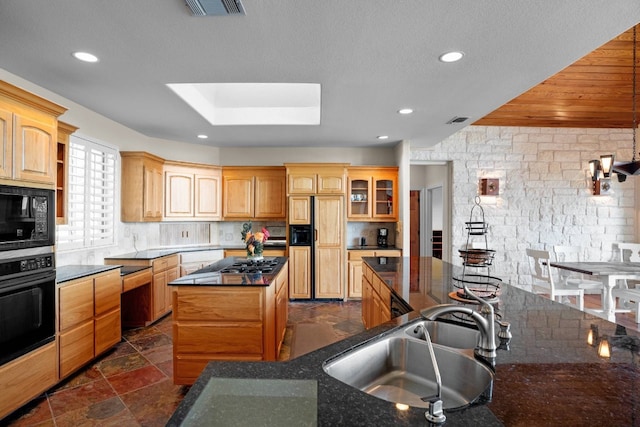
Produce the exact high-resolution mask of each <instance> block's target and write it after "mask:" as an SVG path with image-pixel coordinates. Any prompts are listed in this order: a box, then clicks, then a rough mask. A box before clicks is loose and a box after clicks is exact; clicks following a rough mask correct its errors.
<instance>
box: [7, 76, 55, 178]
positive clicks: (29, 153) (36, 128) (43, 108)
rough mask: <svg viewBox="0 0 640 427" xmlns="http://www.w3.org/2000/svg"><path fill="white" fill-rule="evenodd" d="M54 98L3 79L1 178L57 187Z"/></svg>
mask: <svg viewBox="0 0 640 427" xmlns="http://www.w3.org/2000/svg"><path fill="white" fill-rule="evenodd" d="M65 111H66V108H64V107H61V106H59V105H57V104H54V103H53V102H50V101H47V100H45V99H43V98H40V97H39V96H36V95H34V94H32V93H29V92H26V91H24V90H22V89H19V88H17V87H15V86H12V85H10V84H8V83H6V82H4V81H0V138H1V140H0V145H1V146H2V147H1V148H2V158H1V159H0V182H2V183H5V184H9V185H29V186H35V187H41V188H51V189H54V188H55V185H56V176H57V167H56V157H57V144H58V136H57V133H58V129H57V127H58V121H57V118H58V116H60V115H61V114H62V113H64V112H65Z"/></svg>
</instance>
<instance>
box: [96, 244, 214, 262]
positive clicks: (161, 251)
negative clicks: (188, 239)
mask: <svg viewBox="0 0 640 427" xmlns="http://www.w3.org/2000/svg"><path fill="white" fill-rule="evenodd" d="M223 249H224V248H223V247H222V246H219V245H207V246H178V247H173V248H157V249H147V250H144V251H137V252H128V253H126V254H120V255H112V256H107V257H104V259H112V260H119V259H147V260H151V259H156V258H162V257H163V256H167V255H173V254H179V253H181V252H197V251H212V250H223Z"/></svg>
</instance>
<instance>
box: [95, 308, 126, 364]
mask: <svg viewBox="0 0 640 427" xmlns="http://www.w3.org/2000/svg"><path fill="white" fill-rule="evenodd" d="M95 322H96V323H95V353H96V356H98V355H99V354H100V353H102V352H104V351H105V350H108V349H110V348H111V347H113V346H114V345H116V344H117V343H119V342H120V339H121V338H122V336H121V333H120V331H121V330H122V325H121V324H120V310H114V311H112V312H109V313H107V314H104V315H102V316H99V317H96V320H95Z"/></svg>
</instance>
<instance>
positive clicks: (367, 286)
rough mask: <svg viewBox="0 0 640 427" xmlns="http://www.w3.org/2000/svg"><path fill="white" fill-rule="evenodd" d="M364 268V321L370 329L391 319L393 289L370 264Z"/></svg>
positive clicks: (363, 266) (364, 265)
mask: <svg viewBox="0 0 640 427" xmlns="http://www.w3.org/2000/svg"><path fill="white" fill-rule="evenodd" d="M362 270H363V274H362V323H364V326H365V328H367V329H370V328H374V327H376V326H378V325H380V324H382V323H384V322H388V321H389V320H391V290H390V289H389V287H388V286H387V285H386V283H385V282H384V281H383V280H382V279H381V278H380V277H378V275H376V273H375V272H373V270H371V268H370V267H369V266H368V265H366V264H363V265H362Z"/></svg>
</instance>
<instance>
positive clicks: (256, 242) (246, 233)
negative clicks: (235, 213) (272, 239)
mask: <svg viewBox="0 0 640 427" xmlns="http://www.w3.org/2000/svg"><path fill="white" fill-rule="evenodd" d="M251 229H252V224H251V221H249V222H245V223H244V224H242V233H241V234H242V241H243V242H244V243H245V245H247V258H254V259H255V258H262V251H263V250H264V242H265V241H266V240H267V239H268V238H269V230H267V229H266V228H264V227H262V231H258V232H256V233H252V232H251Z"/></svg>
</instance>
